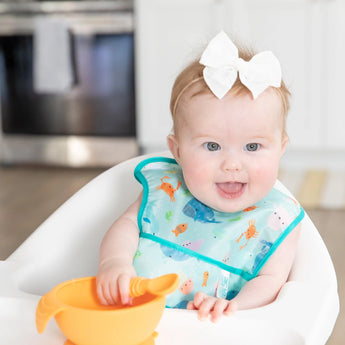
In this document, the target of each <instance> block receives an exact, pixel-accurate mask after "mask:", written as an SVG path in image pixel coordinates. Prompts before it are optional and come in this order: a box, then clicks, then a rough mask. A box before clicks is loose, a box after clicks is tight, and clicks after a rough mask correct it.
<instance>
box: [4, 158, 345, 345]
mask: <svg viewBox="0 0 345 345" xmlns="http://www.w3.org/2000/svg"><path fill="white" fill-rule="evenodd" d="M159 155H169V154H168V153H167V152H164V153H163V154H159ZM147 157H148V155H147V156H141V157H137V158H134V159H131V160H129V161H126V162H124V163H121V164H119V165H117V166H115V167H113V168H111V169H109V170H107V171H105V172H104V173H102V174H101V175H100V176H98V177H96V178H95V179H94V180H92V181H91V182H90V183H88V184H87V185H86V186H85V187H83V188H82V189H81V190H80V191H79V192H77V193H76V194H75V195H74V196H72V197H71V198H70V199H69V200H67V201H66V202H65V203H64V204H63V205H62V206H61V207H60V208H59V209H58V210H57V211H56V212H55V213H53V214H52V215H51V216H50V217H49V218H48V219H47V220H46V221H45V222H44V223H43V224H42V225H41V226H40V227H39V228H38V229H37V230H36V231H35V232H34V233H33V234H32V235H31V236H30V237H29V238H28V239H27V240H26V241H25V242H24V243H23V244H22V245H21V246H20V247H19V248H18V249H17V250H16V251H15V252H14V253H13V254H12V255H11V256H10V257H9V258H8V259H7V260H5V261H0V281H1V286H0V339H1V343H2V344H6V345H18V344H26V345H46V344H49V345H63V344H64V341H65V337H64V335H63V334H62V333H61V332H60V330H59V329H58V328H57V326H56V324H55V321H54V320H51V321H50V322H49V324H48V327H47V328H46V330H45V332H44V333H43V334H42V335H39V334H38V333H37V332H36V328H35V310H36V306H37V303H38V300H39V299H40V296H41V295H43V294H45V293H47V292H48V291H50V290H51V289H52V288H53V287H54V286H55V285H57V284H59V283H61V282H63V281H65V280H69V279H73V278H77V277H82V276H90V275H96V274H97V267H98V252H99V246H100V243H101V240H102V238H103V236H104V234H105V232H106V231H107V229H108V228H109V226H110V225H111V224H112V222H113V221H114V220H115V219H116V218H117V217H118V216H119V215H120V214H121V213H122V212H123V211H124V210H125V209H126V208H127V206H128V205H129V204H130V203H131V202H132V201H134V200H135V198H136V197H137V195H138V193H139V192H140V186H139V184H138V183H137V182H136V181H135V179H134V177H133V170H134V167H135V166H136V165H137V163H138V162H139V161H140V160H142V159H144V158H147ZM277 185H278V187H279V188H281V189H283V190H286V189H285V187H284V186H282V185H281V184H280V183H279V182H277ZM302 224H303V225H302V234H301V239H300V245H299V247H298V251H297V256H296V260H295V263H294V265H293V268H292V271H291V274H290V277H289V280H288V282H287V283H286V284H285V285H284V286H283V288H282V289H281V291H280V293H279V296H278V297H277V299H276V301H275V302H273V303H272V304H270V305H267V306H265V307H262V308H258V309H252V310H247V311H240V312H238V313H237V314H236V315H234V316H232V317H228V318H226V317H224V318H222V319H221V320H220V321H219V322H218V323H216V324H213V323H211V322H210V321H205V322H200V321H198V319H197V315H196V312H194V311H187V310H174V309H166V310H165V312H164V314H163V317H162V319H161V321H160V323H159V325H158V328H157V329H156V330H157V332H158V334H159V336H158V338H157V339H156V345H163V344H164V345H184V344H198V345H203V344H205V345H206V344H207V345H209V344H217V345H218V344H236V345H241V344H245V345H247V344H255V345H260V344H265V345H270V344H272V345H277V344H279V345H292V344H293V345H302V344H304V345H321V344H325V343H326V341H327V339H328V337H329V336H330V334H331V332H332V329H333V326H334V324H335V320H336V318H337V315H338V312H339V298H338V293H337V281H336V275H335V272H334V268H333V264H332V261H331V259H330V256H329V254H328V251H327V249H326V247H325V245H324V243H323V241H322V239H321V237H320V235H319V233H318V231H317V229H316V228H315V226H314V225H313V223H312V222H311V220H310V219H309V217H308V216H307V215H306V216H305V218H304V220H303V223H302Z"/></svg>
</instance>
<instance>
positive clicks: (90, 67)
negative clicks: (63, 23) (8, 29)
mask: <svg viewBox="0 0 345 345" xmlns="http://www.w3.org/2000/svg"><path fill="white" fill-rule="evenodd" d="M133 45H134V44H133V34H99V35H91V36H84V35H80V36H78V35H74V36H72V51H73V61H74V64H73V65H74V76H75V83H74V85H73V86H72V87H71V89H70V90H69V91H68V92H66V93H64V94H43V93H36V92H35V91H34V87H33V37H32V35H22V36H20V35H15V36H2V37H0V92H1V116H2V130H3V132H4V133H6V134H32V135H87V136H127V137H128V136H135V100H134V47H133Z"/></svg>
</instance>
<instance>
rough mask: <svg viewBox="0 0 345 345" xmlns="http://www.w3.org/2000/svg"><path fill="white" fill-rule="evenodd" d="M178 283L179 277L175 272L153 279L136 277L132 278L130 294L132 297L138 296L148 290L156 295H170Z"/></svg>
mask: <svg viewBox="0 0 345 345" xmlns="http://www.w3.org/2000/svg"><path fill="white" fill-rule="evenodd" d="M178 284H179V277H178V275H177V274H174V273H171V274H166V275H164V276H160V277H157V278H153V279H147V278H142V277H136V278H133V279H131V282H130V286H129V294H130V296H131V297H138V296H141V295H144V294H145V293H147V292H148V293H150V294H152V295H156V296H163V295H168V294H170V293H171V292H173V291H175V290H176V288H177V286H178Z"/></svg>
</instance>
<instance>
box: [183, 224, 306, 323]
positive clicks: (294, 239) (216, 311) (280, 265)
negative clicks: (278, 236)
mask: <svg viewBox="0 0 345 345" xmlns="http://www.w3.org/2000/svg"><path fill="white" fill-rule="evenodd" d="M300 228H301V226H300V224H299V225H298V226H297V227H296V229H294V230H293V231H292V232H291V233H290V234H289V235H288V236H287V237H286V239H285V240H284V241H283V242H282V244H281V245H280V246H279V247H278V249H277V250H276V251H275V252H274V254H273V255H272V256H271V258H270V259H269V260H268V261H267V263H266V264H265V266H264V267H263V268H262V269H261V271H260V273H259V275H258V276H257V277H256V278H254V279H252V280H250V281H249V282H248V283H247V284H246V285H245V286H244V287H243V288H242V289H241V291H240V292H239V294H238V295H237V296H236V297H235V298H233V299H232V300H231V301H227V300H224V299H219V298H216V297H210V296H207V295H206V294H204V293H201V292H198V293H196V295H195V297H194V301H193V302H189V304H188V306H187V308H188V309H190V310H198V316H199V318H200V319H201V320H203V319H206V318H207V317H208V315H209V314H210V315H211V320H212V321H217V320H218V319H219V318H220V316H221V315H222V314H226V315H229V314H232V313H234V312H235V311H237V310H243V309H250V308H257V307H261V306H264V305H266V304H269V303H271V302H273V301H274V300H275V298H276V297H277V295H278V293H279V291H280V289H281V287H282V286H283V285H284V283H285V282H286V281H287V279H288V276H289V273H290V270H291V266H292V263H293V260H294V257H295V253H296V248H297V243H298V239H299V234H300Z"/></svg>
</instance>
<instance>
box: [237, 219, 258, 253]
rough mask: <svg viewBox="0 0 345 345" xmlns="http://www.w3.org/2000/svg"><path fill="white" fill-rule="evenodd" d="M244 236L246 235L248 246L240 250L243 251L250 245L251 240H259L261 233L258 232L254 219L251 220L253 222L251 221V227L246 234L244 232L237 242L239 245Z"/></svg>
mask: <svg viewBox="0 0 345 345" xmlns="http://www.w3.org/2000/svg"><path fill="white" fill-rule="evenodd" d="M243 235H245V237H246V240H247V242H246V244H244V245H243V246H241V247H240V250H242V249H243V248H244V247H245V246H246V245H247V244H248V242H249V240H250V239H251V238H257V237H258V235H259V232H258V231H256V227H255V220H254V219H251V220H250V221H249V227H248V229H247V230H246V231H245V232H243V233H242V234H241V236H240V237H239V238H238V239H237V240H236V242H237V243H239V242H240V240H241V238H242V236H243Z"/></svg>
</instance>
